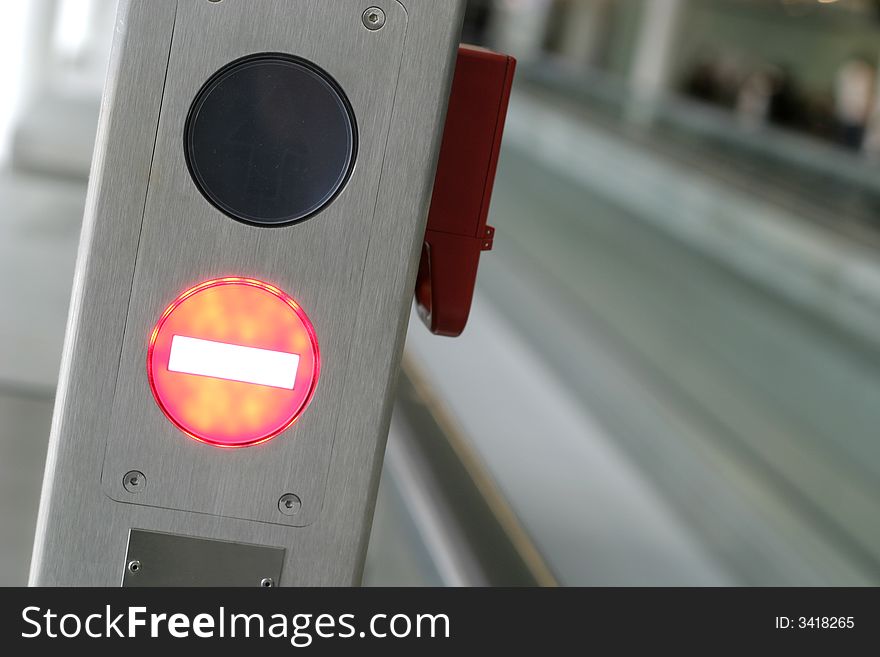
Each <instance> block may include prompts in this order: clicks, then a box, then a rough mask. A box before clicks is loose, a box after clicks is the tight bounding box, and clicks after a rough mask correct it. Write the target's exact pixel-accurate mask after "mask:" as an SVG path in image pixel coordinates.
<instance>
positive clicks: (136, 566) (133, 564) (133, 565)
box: [128, 559, 141, 573]
mask: <svg viewBox="0 0 880 657" xmlns="http://www.w3.org/2000/svg"><path fill="white" fill-rule="evenodd" d="M140 569H141V562H140V561H138V560H137V559H135V560H134V561H129V562H128V571H129V572H130V573H136V572H138V571H139V570H140Z"/></svg>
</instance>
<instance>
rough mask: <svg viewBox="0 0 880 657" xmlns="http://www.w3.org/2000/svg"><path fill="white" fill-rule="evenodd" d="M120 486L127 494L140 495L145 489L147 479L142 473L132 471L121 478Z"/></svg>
mask: <svg viewBox="0 0 880 657" xmlns="http://www.w3.org/2000/svg"><path fill="white" fill-rule="evenodd" d="M122 485H123V487H124V488H125V490H127V491H128V492H129V493H140V492H141V491H143V490H144V488H146V487H147V478H146V477H145V476H144V473H143V472H138V471H137V470H132V471H131V472H126V473H125V476H124V477H123V478H122Z"/></svg>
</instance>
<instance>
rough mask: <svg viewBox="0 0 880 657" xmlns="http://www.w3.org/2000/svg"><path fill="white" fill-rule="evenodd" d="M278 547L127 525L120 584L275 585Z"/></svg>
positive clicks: (279, 564) (281, 558)
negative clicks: (211, 538)
mask: <svg viewBox="0 0 880 657" xmlns="http://www.w3.org/2000/svg"><path fill="white" fill-rule="evenodd" d="M283 565H284V549H283V548H274V547H264V546H262V545H247V544H245V543H232V542H230V541H213V540H209V539H206V538H194V537H192V536H179V535H177V534H165V533H162V532H149V531H143V530H140V529H132V530H131V532H129V535H128V550H126V553H125V562H124V563H123V564H122V571H123V575H122V586H123V587H130V588H134V587H147V586H263V587H269V586H275V585H276V584H277V583H278V582H280V581H281V568H282V567H283Z"/></svg>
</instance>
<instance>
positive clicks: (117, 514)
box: [30, 0, 464, 586]
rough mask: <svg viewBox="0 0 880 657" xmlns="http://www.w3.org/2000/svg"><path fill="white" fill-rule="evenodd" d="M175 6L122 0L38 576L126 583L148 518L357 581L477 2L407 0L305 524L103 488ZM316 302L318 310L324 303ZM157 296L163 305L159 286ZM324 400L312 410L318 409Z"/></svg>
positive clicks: (287, 573)
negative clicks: (311, 511) (334, 397)
mask: <svg viewBox="0 0 880 657" xmlns="http://www.w3.org/2000/svg"><path fill="white" fill-rule="evenodd" d="M207 1H208V0H185V2H205V3H207ZM229 1H230V0H224V2H223V3H219V4H225V3H226V2H229ZM321 1H322V2H324V3H327V4H330V3H331V2H333V3H336V2H339V3H343V2H345V3H347V4H349V5H351V6H353V7H355V8H357V9H359V10H361V11H363V10H364V9H366V8H367V6H368V5H370V4H380V5H382V6H383V7H384V8H385V9H386V11H388V7H389V6H390V3H389V2H387V0H378V1H375V2H356V1H355V0H321ZM176 4H177V3H175V2H173V1H172V0H123V2H122V4H121V9H120V14H119V19H118V21H117V34H116V40H115V43H114V50H113V55H112V60H111V66H110V71H109V77H108V86H107V87H106V91H105V97H104V101H103V111H102V119H101V127H100V131H99V139H98V144H97V150H96V155H95V160H94V162H93V167H92V175H91V181H90V189H89V201H88V204H87V210H86V216H85V223H84V229H83V239H82V243H81V247H80V253H79V257H78V263H77V274H76V279H75V282H74V290H73V299H72V304H71V311H70V318H69V323H68V332H67V337H66V341H65V351H64V357H63V364H62V374H61V379H60V381H59V387H58V393H57V396H56V408H55V416H54V419H53V427H52V436H51V440H50V448H49V458H48V461H47V464H46V474H45V478H44V485H43V497H42V500H41V506H40V516H39V520H38V528H37V537H36V541H35V545H34V556H33V561H32V564H31V578H30V581H31V583H32V584H36V585H44V586H49V585H62V586H69V585H78V586H89V585H92V586H99V585H100V586H114V585H118V584H119V572H118V570H117V569H116V568H115V564H118V563H119V560H120V558H121V557H122V555H124V554H125V552H126V546H127V542H128V535H129V530H130V529H131V528H133V527H137V528H141V529H144V530H150V531H158V532H167V533H173V534H184V535H190V536H200V537H204V538H207V539H216V540H222V541H233V542H240V543H255V544H260V545H274V546H284V547H285V548H287V550H286V553H285V561H284V568H283V572H282V581H281V582H280V584H281V585H283V586H308V585H324V586H327V585H352V584H356V583H359V582H360V578H361V572H362V567H363V558H364V554H365V551H366V542H367V539H368V537H369V526H370V522H371V518H372V512H373V506H374V504H375V497H376V489H377V484H378V477H379V470H380V467H381V462H382V455H383V453H384V447H385V439H386V436H387V430H388V422H389V420H390V410H391V392H392V390H393V387H394V379H395V376H396V373H397V370H398V367H399V361H400V355H401V350H402V346H403V339H404V336H405V331H406V321H407V319H408V317H409V310H410V304H411V300H412V292H413V286H414V284H415V272H416V267H417V264H418V258H419V254H420V248H421V239H422V237H423V236H424V229H425V220H426V215H427V207H428V203H429V202H430V194H431V190H432V187H433V176H434V168H435V166H436V159H437V154H438V150H439V145H440V137H441V131H442V126H443V119H444V116H445V110H446V99H447V97H448V93H449V86H450V83H451V76H452V70H453V68H452V67H453V64H454V57H455V53H456V47H457V44H458V39H459V34H460V29H461V20H462V17H463V11H464V1H463V0H404V1H403V2H402V5H403V6H404V7H405V10H406V13H407V16H408V27H407V35H406V39H405V43H404V47H403V54H402V57H401V58H400V72H399V78H398V85H397V95H396V97H395V99H394V104H393V109H392V117H391V121H390V124H391V125H392V126H393V128H392V129H391V130H390V131H389V133H388V140H387V144H386V147H385V156H384V159H383V161H382V173H381V180H382V184H381V186H380V189H379V192H378V194H377V195H376V197H375V204H376V210H375V215H374V220H373V224H372V226H371V228H370V236H369V240H368V245H367V247H366V255H365V258H364V259H363V261H362V272H360V273H359V276H360V280H362V281H363V283H362V285H361V288H360V290H359V293H358V296H357V298H356V299H355V302H354V303H355V309H356V310H355V314H354V320H353V324H352V327H351V329H350V332H349V336H348V338H349V344H350V345H351V346H352V347H357V348H352V349H350V351H349V352H348V354H347V357H346V360H347V371H346V374H345V377H344V381H343V383H342V387H343V392H342V396H341V398H342V399H344V400H345V403H344V406H340V407H339V408H337V409H333V410H334V412H335V413H337V415H338V416H339V417H338V422H337V424H336V427H335V436H334V443H333V447H332V450H331V452H330V462H329V467H327V470H326V483H325V493H324V504H323V508H324V510H323V512H322V513H321V514H320V515H319V516H318V519H317V520H316V521H315V522H313V523H312V524H310V525H308V526H306V527H290V526H285V525H278V524H271V523H264V522H255V521H248V520H241V519H235V518H227V517H222V516H218V515H210V514H202V513H191V512H185V511H177V510H169V509H164V508H160V507H151V506H144V505H138V504H124V503H119V502H116V501H114V500H112V499H111V498H110V497H108V496H107V495H106V494H105V493H104V491H103V489H102V486H101V478H102V466H103V463H104V457H105V450H106V447H107V439H108V436H109V430H110V409H111V407H112V405H113V400H114V393H115V387H116V379H117V374H118V369H119V363H120V353H121V349H122V341H123V335H124V332H125V323H126V317H127V313H128V307H129V299H130V293H131V287H132V278H133V275H134V268H135V261H136V257H137V253H138V238H139V233H140V223H141V218H142V217H143V214H144V203H145V200H146V193H147V182H148V180H150V174H151V161H152V158H151V153H152V149H153V146H154V142H155V137H156V126H157V122H158V112H159V107H160V104H161V98H162V89H163V87H164V83H163V79H164V75H165V72H166V64H167V61H168V56H169V49H170V40H171V34H172V30H173V24H174V18H175V6H176ZM183 4H184V0H182V1H181V5H183ZM253 4H255V3H253ZM289 5H290V6H292V7H295V6H298V5H299V0H289ZM241 29H242V31H244V29H245V28H244V27H242V28H241ZM203 46H204V44H200V47H203ZM340 47H342V46H340ZM197 51H198V49H196V50H195V51H194V52H197ZM156 162H157V165H158V164H160V162H159V160H157V161H156ZM163 168H164V167H163V166H157V167H155V168H154V169H155V170H154V171H153V176H154V179H153V183H151V184H156V183H158V179H159V178H160V177H161V176H162V175H163ZM320 220H321V219H320V218H316V219H315V220H313V221H320ZM308 223H312V221H310V222H307V224H306V226H307V225H308ZM268 235H270V236H271V235H272V233H268ZM266 239H270V238H269V237H267V238H266ZM333 253H334V251H333V248H332V247H331V245H324V246H322V248H320V249H319V250H318V251H317V252H316V253H315V254H312V255H310V258H311V257H314V258H324V259H327V258H329V257H331V256H332V255H333ZM255 266H256V265H255ZM206 273H209V272H206ZM292 291H293V292H296V291H295V290H292ZM157 296H158V295H157ZM303 302H304V304H305V307H306V309H307V310H308V312H309V313H310V314H312V315H313V314H314V313H315V309H314V308H313V307H312V306H310V305H308V302H307V301H305V300H303ZM144 303H145V304H147V303H154V304H156V303H158V298H155V299H152V300H144ZM159 305H161V304H159ZM319 330H322V329H319ZM319 337H320V336H319ZM314 410H315V409H314V408H310V409H309V411H308V415H311V414H312V413H313V411H314ZM305 419H306V418H305V417H304V418H303V420H305ZM285 438H287V437H285ZM175 439H176V438H175Z"/></svg>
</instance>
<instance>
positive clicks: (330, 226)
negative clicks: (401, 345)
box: [102, 0, 415, 526]
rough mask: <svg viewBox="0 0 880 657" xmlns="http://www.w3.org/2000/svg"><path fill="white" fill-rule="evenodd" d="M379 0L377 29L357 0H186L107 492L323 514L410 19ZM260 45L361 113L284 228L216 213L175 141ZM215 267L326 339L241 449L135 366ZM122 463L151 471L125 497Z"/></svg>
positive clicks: (149, 500) (261, 514)
mask: <svg viewBox="0 0 880 657" xmlns="http://www.w3.org/2000/svg"><path fill="white" fill-rule="evenodd" d="M386 5H387V11H386V14H387V21H386V24H385V27H384V28H383V29H382V30H380V31H375V32H371V31H369V30H366V29H364V26H363V22H362V14H363V9H362V8H361V7H360V3H359V2H338V1H337V2H327V1H326V0H299V1H296V2H291V1H290V0H262V1H261V2H259V3H253V2H248V1H246V0H224V2H222V3H211V2H205V1H197V2H183V3H181V5H180V8H179V9H178V14H177V19H176V22H175V27H174V36H173V40H172V44H173V45H172V48H171V58H170V62H169V66H168V74H167V78H166V85H165V95H164V100H163V104H162V112H161V118H160V121H159V134H158V137H157V142H156V153H155V161H156V162H157V163H159V165H158V166H156V167H154V169H153V172H152V175H151V178H150V189H149V194H148V198H147V205H146V211H145V215H144V220H143V227H142V231H141V237H140V249H139V252H138V259H137V266H136V271H135V280H134V286H133V288H132V294H131V305H130V308H129V314H128V321H127V324H126V332H125V342H124V346H123V352H122V361H121V364H120V369H119V376H118V384H117V389H116V397H115V399H114V404H113V411H112V418H111V422H110V434H109V439H108V449H107V455H106V460H105V463H104V472H103V479H102V481H103V486H104V490H105V492H106V493H107V494H108V495H109V496H110V497H112V498H114V499H116V500H119V501H122V502H128V503H134V504H145V505H150V506H159V507H165V508H174V509H181V510H185V511H197V512H200V513H208V514H212V515H222V516H229V517H235V518H243V519H248V520H260V521H263V522H273V523H277V524H288V525H294V526H303V525H308V524H310V523H312V522H314V521H315V518H316V517H317V516H318V514H319V513H320V512H321V508H322V504H323V497H324V486H325V482H326V477H327V464H328V462H329V457H330V452H331V449H332V446H333V440H334V436H335V433H336V423H337V421H338V419H339V417H340V412H339V409H342V408H345V407H346V400H345V399H344V398H343V397H342V394H343V385H344V382H345V377H346V372H347V369H348V362H349V353H350V351H351V350H353V349H358V348H369V345H353V344H352V341H351V332H352V328H353V324H354V320H355V314H356V312H357V300H358V296H359V294H360V290H361V287H362V283H363V271H364V261H365V258H366V251H367V248H368V245H369V243H370V236H371V233H372V229H373V224H374V214H375V209H376V198H377V197H378V195H379V183H380V176H381V172H382V160H383V158H384V155H385V147H386V142H387V138H388V133H389V130H390V128H391V126H390V121H391V111H392V106H393V102H394V95H395V91H396V89H397V78H398V73H399V70H400V59H401V55H402V52H403V43H404V38H405V35H406V26H407V14H406V11H405V10H404V9H403V7H402V6H401V5H400V4H398V3H397V2H388V3H386ZM205 33H208V34H211V35H212V37H211V38H210V39H207V40H206V39H205ZM258 52H284V53H288V54H291V55H296V56H298V57H303V58H305V59H307V60H309V61H311V62H313V63H315V64H317V65H318V66H320V67H321V68H322V69H324V70H325V71H327V72H328V73H329V74H330V75H331V76H332V77H333V78H334V79H335V80H336V81H337V82H338V83H339V84H340V85H341V87H342V88H343V90H345V92H346V94H347V96H348V98H349V101H350V102H351V105H352V108H353V110H354V114H355V117H356V119H357V123H358V134H359V150H358V158H357V162H356V165H355V170H354V172H353V174H352V176H351V178H350V179H349V181H348V184H347V185H346V187H345V189H344V190H343V192H342V193H341V194H340V195H339V196H338V197H337V198H336V200H335V201H334V202H333V203H332V204H331V205H329V206H328V207H326V208H325V209H324V210H323V211H322V212H321V213H319V214H318V215H317V216H315V217H313V218H312V219H310V220H308V221H306V222H303V223H300V224H296V225H293V226H289V227H285V228H278V227H276V228H259V227H254V226H249V225H246V224H242V223H239V222H236V221H233V220H232V219H230V218H228V217H227V216H226V215H224V214H223V213H221V212H220V211H219V210H218V209H217V208H215V207H214V206H213V205H211V204H210V203H209V202H208V201H207V200H206V199H205V198H204V197H203V196H202V194H201V193H200V192H199V191H198V189H197V187H196V185H195V184H194V183H193V181H192V179H191V177H190V175H189V172H188V170H187V167H186V162H185V158H184V153H183V148H182V145H183V137H182V135H183V131H184V123H185V121H186V117H187V114H188V112H189V109H190V106H191V105H192V102H193V99H194V98H195V97H196V94H197V93H198V91H199V89H200V88H201V87H202V85H203V84H204V83H205V81H206V80H207V79H208V78H209V77H210V76H211V75H213V74H214V73H215V72H216V71H217V70H218V69H220V68H222V67H223V66H225V65H226V64H228V63H229V62H230V61H233V60H236V59H238V58H240V57H242V56H245V55H249V54H253V53H258ZM388 184H393V181H388ZM394 219H395V218H393V217H382V218H380V219H379V222H380V223H381V222H384V221H391V220H394ZM396 219H397V220H398V221H399V220H402V221H407V222H413V221H414V220H415V218H414V217H412V216H409V217H406V216H402V217H397V218H396ZM220 276H246V277H249V278H257V279H260V280H264V281H267V282H270V283H272V284H273V285H277V286H279V287H280V288H281V289H283V290H285V291H286V292H288V293H290V294H292V295H293V296H294V298H296V299H297V301H298V302H299V303H300V304H301V305H302V306H303V308H305V310H306V312H307V313H308V314H309V317H310V319H311V320H312V323H313V325H314V327H315V331H316V333H317V335H318V341H319V344H320V348H321V378H320V380H319V382H318V388H317V391H316V393H315V396H314V399H313V400H312V403H311V406H310V407H309V408H308V409H307V410H306V412H305V413H304V414H303V416H302V417H301V418H300V419H299V420H298V421H297V423H296V424H295V425H294V426H292V427H291V428H290V429H288V430H287V431H286V432H285V433H284V434H282V435H281V436H279V437H277V438H275V439H273V440H272V441H270V442H268V443H265V444H262V445H258V446H255V447H251V448H247V449H237V450H228V449H217V448H215V447H210V446H207V445H205V444H202V443H199V442H196V441H193V440H190V439H189V438H187V437H186V436H184V434H182V433H181V432H180V431H179V430H178V429H177V428H176V427H174V426H173V425H172V424H171V423H170V422H168V421H167V419H166V418H165V416H164V415H163V414H162V413H161V411H160V410H159V408H158V407H157V405H156V403H155V401H154V400H153V397H152V394H151V392H150V389H149V384H148V380H147V374H146V360H147V354H146V348H147V341H148V337H149V335H150V332H151V331H152V329H153V327H154V326H155V323H156V321H158V319H159V317H160V316H161V314H162V312H163V311H164V310H165V308H166V307H167V306H168V304H169V303H170V302H171V301H173V300H174V299H175V298H176V297H177V296H178V295H179V294H180V293H181V292H183V291H184V290H186V289H188V288H190V287H191V286H192V285H195V284H198V283H200V282H202V281H205V280H208V279H211V278H215V277H220ZM133 469H137V470H140V471H141V472H143V473H144V474H145V475H146V477H147V481H148V482H149V484H148V486H147V487H146V489H145V490H144V491H143V492H139V493H136V494H132V493H129V492H128V491H126V490H125V489H124V488H123V486H122V480H123V475H124V474H125V473H126V472H128V471H129V470H133ZM288 492H292V493H295V494H296V495H298V496H299V498H300V499H301V500H302V508H301V510H300V512H299V513H297V514H296V515H295V516H287V515H283V514H281V513H280V512H279V510H278V499H279V498H280V497H281V496H282V495H284V494H285V493H288Z"/></svg>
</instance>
